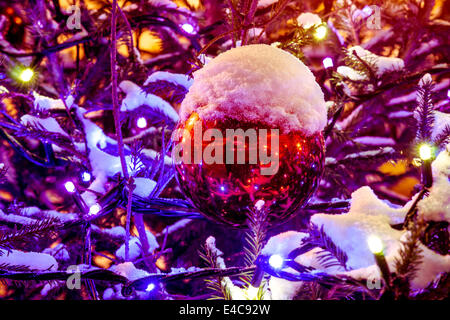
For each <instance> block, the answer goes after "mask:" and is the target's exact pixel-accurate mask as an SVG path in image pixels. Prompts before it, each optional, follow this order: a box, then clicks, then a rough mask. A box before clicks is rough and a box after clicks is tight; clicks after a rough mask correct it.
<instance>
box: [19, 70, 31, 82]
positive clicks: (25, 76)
mask: <svg viewBox="0 0 450 320" xmlns="http://www.w3.org/2000/svg"><path fill="white" fill-rule="evenodd" d="M33 77H34V71H33V69H31V68H29V67H27V68H25V69H23V70H22V71H20V74H19V80H20V81H22V82H30V81H31V79H33Z"/></svg>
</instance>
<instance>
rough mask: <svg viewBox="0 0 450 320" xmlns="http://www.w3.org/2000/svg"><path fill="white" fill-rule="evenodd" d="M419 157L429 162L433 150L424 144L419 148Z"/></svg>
mask: <svg viewBox="0 0 450 320" xmlns="http://www.w3.org/2000/svg"><path fill="white" fill-rule="evenodd" d="M419 156H420V159H422V160H430V159H431V157H432V156H433V149H432V148H431V146H430V145H428V144H426V143H424V144H422V145H421V146H420V147H419Z"/></svg>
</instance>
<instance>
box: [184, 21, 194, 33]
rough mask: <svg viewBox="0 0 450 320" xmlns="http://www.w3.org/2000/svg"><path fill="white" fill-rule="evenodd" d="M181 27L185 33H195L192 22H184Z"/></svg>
mask: <svg viewBox="0 0 450 320" xmlns="http://www.w3.org/2000/svg"><path fill="white" fill-rule="evenodd" d="M181 29H183V30H184V31H186V32H187V33H190V34H194V33H195V28H194V26H193V25H192V24H190V23H185V24H183V25H182V26H181Z"/></svg>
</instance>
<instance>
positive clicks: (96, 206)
mask: <svg viewBox="0 0 450 320" xmlns="http://www.w3.org/2000/svg"><path fill="white" fill-rule="evenodd" d="M101 209H102V208H101V207H100V205H99V204H98V203H96V204H94V205H93V206H91V207H90V208H89V214H91V215H94V214H97V213H99V212H100V210H101Z"/></svg>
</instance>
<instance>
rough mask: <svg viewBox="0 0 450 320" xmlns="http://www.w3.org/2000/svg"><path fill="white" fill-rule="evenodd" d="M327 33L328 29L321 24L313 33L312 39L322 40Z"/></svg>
mask: <svg viewBox="0 0 450 320" xmlns="http://www.w3.org/2000/svg"><path fill="white" fill-rule="evenodd" d="M327 33H328V28H327V27H326V26H325V25H324V24H321V25H320V26H318V27H317V28H316V30H315V32H314V38H316V40H323V39H325V37H326V36H327Z"/></svg>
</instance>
